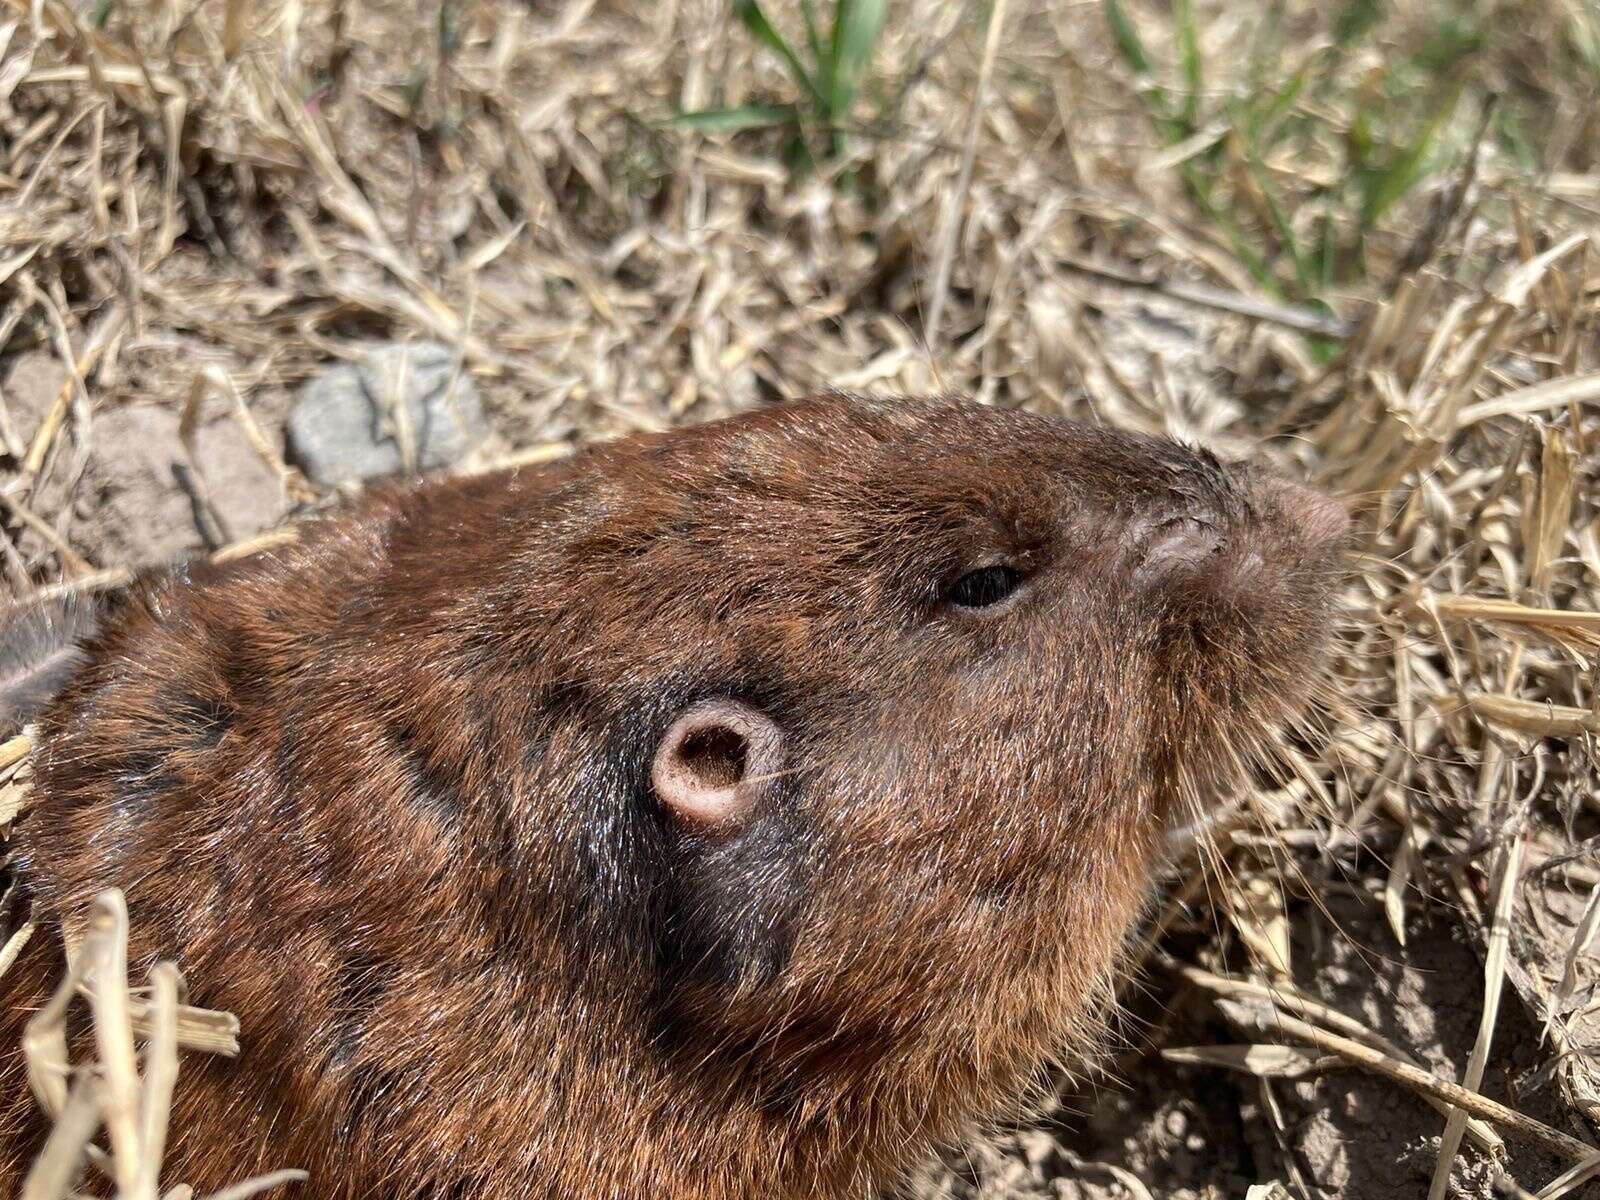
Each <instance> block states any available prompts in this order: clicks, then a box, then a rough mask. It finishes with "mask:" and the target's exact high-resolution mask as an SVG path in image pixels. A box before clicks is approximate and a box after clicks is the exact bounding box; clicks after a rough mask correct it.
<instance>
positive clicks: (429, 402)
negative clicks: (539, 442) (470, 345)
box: [287, 342, 489, 487]
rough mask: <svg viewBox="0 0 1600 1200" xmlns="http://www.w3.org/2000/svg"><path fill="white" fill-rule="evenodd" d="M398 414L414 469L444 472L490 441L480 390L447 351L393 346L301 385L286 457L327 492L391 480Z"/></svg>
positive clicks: (398, 463) (424, 345) (399, 460)
mask: <svg viewBox="0 0 1600 1200" xmlns="http://www.w3.org/2000/svg"><path fill="white" fill-rule="evenodd" d="M402 400H403V407H402V403H401V402H402ZM402 412H403V413H404V414H405V417H406V424H407V425H408V426H409V432H410V439H411V444H412V445H413V446H414V447H415V459H414V461H415V463H416V465H417V468H418V469H419V470H423V471H436V470H438V469H440V468H441V467H448V466H450V465H451V464H452V463H454V462H457V461H458V460H459V459H460V458H461V457H462V456H463V455H464V454H466V453H467V451H469V450H471V449H472V448H473V447H474V446H476V445H477V444H478V443H479V442H481V441H482V440H483V439H484V438H485V437H486V436H488V432H489V427H488V423H487V422H486V421H485V419H484V416H483V404H482V402H481V401H480V400H479V398H478V389H477V388H475V387H474V386H473V384H472V380H471V379H470V378H468V377H467V375H466V373H465V372H460V373H457V371H456V359H455V355H454V354H453V353H452V352H451V351H450V350H449V349H448V348H447V347H445V346H441V345H439V344H438V343H436V342H405V343H402V342H391V343H389V344H387V345H384V346H381V347H379V348H377V349H375V350H373V351H372V353H371V354H369V355H368V356H367V358H366V360H365V361H364V362H362V363H359V364H355V363H340V364H339V365H337V366H334V367H329V368H328V369H327V370H326V371H324V372H322V374H320V375H318V376H317V377H316V378H315V379H313V380H311V381H310V382H309V383H307V384H306V385H305V388H304V389H303V390H302V391H301V393H300V398H299V399H298V400H297V401H296V402H295V406H294V410H293V411H292V412H290V414H289V420H288V423H287V429H288V442H289V457H290V459H291V460H292V461H293V462H294V463H295V465H297V466H298V467H299V468H300V469H301V470H303V471H304V472H305V473H306V475H307V476H308V477H309V478H310V479H311V480H312V482H314V483H318V484H321V485H323V486H324V487H330V486H332V485H334V484H340V483H351V482H355V481H358V480H365V479H377V478H379V477H380V476H383V475H393V474H395V473H396V472H398V471H400V470H402V469H404V466H405V461H404V457H403V455H402V454H401V442H400V434H401V421H400V415H401V413H402Z"/></svg>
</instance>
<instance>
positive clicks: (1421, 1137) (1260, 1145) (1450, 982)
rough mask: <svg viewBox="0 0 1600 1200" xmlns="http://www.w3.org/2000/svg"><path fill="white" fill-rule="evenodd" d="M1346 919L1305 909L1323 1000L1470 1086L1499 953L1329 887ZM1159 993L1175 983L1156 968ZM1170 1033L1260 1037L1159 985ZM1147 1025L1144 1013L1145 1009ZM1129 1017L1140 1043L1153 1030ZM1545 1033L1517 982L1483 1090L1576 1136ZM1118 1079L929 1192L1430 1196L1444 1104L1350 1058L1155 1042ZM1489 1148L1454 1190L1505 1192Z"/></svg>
mask: <svg viewBox="0 0 1600 1200" xmlns="http://www.w3.org/2000/svg"><path fill="white" fill-rule="evenodd" d="M1323 903H1324V904H1325V905H1326V907H1327V909H1328V913H1329V914H1330V915H1331V916H1332V918H1333V919H1334V921H1336V922H1337V926H1338V928H1337V929H1335V928H1334V926H1333V925H1331V924H1330V923H1329V921H1328V919H1327V917H1326V916H1324V915H1323V914H1322V913H1321V912H1319V911H1318V909H1317V908H1316V907H1314V906H1312V905H1310V904H1304V903H1303V904H1301V905H1299V906H1298V908H1297V909H1291V912H1292V914H1293V917H1294V924H1295V928H1296V930H1297V937H1296V939H1295V941H1294V953H1295V964H1296V969H1295V980H1296V983H1297V985H1298V986H1299V988H1300V989H1301V990H1302V991H1303V992H1304V993H1305V994H1306V995H1308V996H1310V997H1312V998H1314V999H1317V1000H1320V1001H1322V1002H1323V1003H1325V1004H1329V1005H1331V1006H1333V1007H1335V1008H1337V1009H1339V1010H1340V1011H1342V1012H1344V1013H1346V1014H1347V1015H1349V1016H1352V1017H1355V1018H1356V1019H1358V1020H1360V1021H1361V1022H1362V1023H1363V1024H1365V1025H1366V1026H1367V1027H1369V1028H1370V1029H1372V1030H1373V1031H1374V1032H1376V1033H1379V1034H1381V1035H1383V1036H1384V1037H1386V1038H1388V1039H1390V1040H1391V1041H1393V1042H1395V1043H1397V1044H1398V1045H1399V1046H1401V1047H1402V1048H1403V1049H1405V1050H1407V1051H1409V1052H1410V1053H1412V1054H1413V1055H1415V1056H1416V1057H1417V1058H1418V1059H1420V1060H1421V1061H1422V1062H1423V1063H1424V1064H1425V1065H1426V1066H1427V1067H1428V1068H1429V1069H1430V1070H1432V1071H1433V1072H1435V1073H1436V1074H1438V1075H1439V1076H1440V1077H1442V1078H1444V1079H1448V1080H1452V1081H1459V1080H1460V1077H1461V1071H1462V1069H1463V1068H1464V1066H1465V1064H1466V1061H1467V1058H1468V1056H1469V1055H1470V1053H1471V1050H1472V1043H1473V1039H1474V1038H1475V1037H1476V1035H1477V1029H1478V1021H1479V1014H1480V1011H1481V1007H1482V1000H1483V966H1482V962H1481V960H1480V959H1479V957H1478V955H1477V954H1476V953H1475V952H1474V951H1473V949H1472V947H1471V946H1470V945H1469V944H1468V943H1467V942H1466V941H1465V939H1464V938H1463V937H1462V936H1461V935H1460V933H1459V927H1458V926H1456V925H1454V924H1452V923H1447V922H1445V921H1443V920H1435V919H1429V918H1427V917H1426V916H1424V917H1422V918H1420V919H1418V920H1416V921H1414V922H1413V923H1412V925H1411V926H1410V927H1409V928H1408V929H1407V944H1406V946H1404V947H1401V946H1399V945H1398V944H1397V943H1396V942H1395V940H1394V937H1393V936H1392V934H1391V933H1390V932H1389V930H1388V927H1387V925H1386V924H1385V922H1384V919H1383V913H1382V909H1381V907H1380V905H1379V904H1378V903H1377V901H1375V900H1372V899H1369V898H1367V897H1363V896H1357V895H1352V894H1346V895H1337V894H1336V895H1333V896H1329V897H1325V898H1324V900H1323ZM1150 982H1151V984H1152V985H1155V986H1156V987H1157V988H1158V989H1159V986H1160V984H1161V982H1162V981H1160V980H1151V981H1150ZM1140 1019H1156V1020H1160V1021H1163V1022H1164V1023H1165V1028H1164V1029H1163V1033H1162V1037H1161V1039H1160V1041H1161V1043H1162V1044H1164V1045H1173V1046H1181V1045H1192V1046H1207V1045H1218V1044H1230V1043H1238V1042H1240V1041H1244V1040H1248V1039H1247V1038H1245V1037H1242V1036H1241V1035H1240V1033H1239V1032H1238V1031H1237V1030H1235V1029H1232V1028H1231V1027H1230V1026H1229V1025H1228V1024H1227V1022H1226V1021H1225V1020H1224V1019H1223V1018H1222V1017H1221V1015H1220V1014H1219V1013H1218V1011H1217V1010H1216V1009H1215V1008H1214V1007H1213V1006H1212V1005H1211V1004H1210V1003H1209V1002H1208V1001H1207V1000H1206V998H1205V997H1204V996H1201V995H1199V994H1196V993H1193V992H1188V991H1181V990H1180V991H1178V992H1169V993H1167V994H1165V995H1164V996H1162V997H1161V1000H1160V1003H1159V1005H1158V1006H1154V1007H1153V1008H1152V1011H1151V1014H1150V1018H1144V1017H1143V1016H1142V1015H1141V1017H1140ZM1133 1024H1135V1025H1137V1020H1136V1022H1134V1023H1133ZM1138 1036H1139V1035H1138V1029H1137V1028H1136V1027H1135V1028H1134V1029H1132V1030H1131V1037H1130V1040H1136V1039H1137V1038H1138ZM1538 1043H1539V1031H1538V1028H1537V1027H1536V1026H1535V1025H1534V1024H1533V1022H1531V1021H1530V1020H1528V1018H1527V1017H1526V1015H1525V1014H1524V1012H1523V1010H1522V1009H1521V1007H1520V1005H1519V1004H1518V1002H1517V1000H1516V998H1515V997H1514V996H1513V995H1511V994H1510V991H1509V987H1508V989H1507V994H1506V996H1505V997H1504V999H1503V1002H1502V1006H1501V1010H1500V1019H1499V1022H1498V1025H1497V1027H1496V1030H1495V1041H1494V1053H1493V1054H1492V1055H1491V1058H1490V1067H1489V1070H1488V1072H1487V1074H1486V1076H1485V1078H1484V1083H1483V1088H1482V1090H1483V1091H1484V1093H1485V1094H1486V1095H1488V1096H1490V1097H1492V1098H1494V1099H1497V1100H1500V1101H1502V1102H1503V1103H1506V1104H1508V1105H1510V1106H1512V1107H1514V1108H1517V1109H1519V1110H1520V1111H1522V1112H1524V1113H1526V1114H1527V1115H1529V1116H1532V1117H1534V1118H1536V1119H1538V1120H1541V1121H1543V1122H1545V1123H1546V1124H1548V1125H1551V1126H1554V1127H1555V1128H1557V1129H1560V1130H1562V1131H1564V1132H1568V1133H1571V1134H1573V1135H1575V1136H1583V1135H1584V1131H1583V1130H1582V1129H1580V1128H1579V1127H1577V1126H1576V1125H1575V1124H1573V1123H1572V1121H1571V1120H1570V1115H1569V1114H1570V1109H1568V1108H1566V1106H1565V1105H1563V1104H1562V1103H1561V1101H1560V1098H1559V1097H1558V1096H1557V1095H1556V1094H1555V1092H1554V1089H1553V1087H1552V1086H1550V1085H1549V1084H1548V1083H1547V1082H1546V1081H1544V1080H1543V1079H1542V1077H1540V1076H1538V1075H1537V1074H1536V1070H1537V1065H1538V1063H1539V1061H1540V1057H1539V1054H1538ZM1116 1070H1117V1072H1118V1076H1117V1077H1116V1078H1111V1079H1101V1080H1098V1081H1096V1082H1095V1083H1094V1084H1093V1085H1092V1086H1086V1087H1084V1088H1081V1089H1078V1090H1076V1091H1074V1092H1072V1093H1070V1094H1067V1095H1064V1096H1063V1098H1062V1100H1061V1103H1060V1104H1059V1106H1057V1107H1056V1108H1055V1109H1054V1111H1052V1112H1051V1113H1050V1114H1048V1115H1047V1116H1045V1117H1043V1118H1041V1119H1040V1121H1039V1122H1037V1123H1036V1124H1035V1125H1034V1126H1033V1127H1031V1128H1027V1129H1024V1130H1021V1131H1008V1132H1005V1133H1001V1134H996V1135H994V1136H991V1137H989V1138H987V1139H985V1140H983V1141H982V1142H980V1143H978V1144H977V1145H975V1146H973V1147H971V1148H969V1149H967V1150H964V1151H963V1152H962V1153H960V1154H959V1155H956V1156H953V1157H952V1158H950V1159H949V1160H947V1161H945V1162H943V1163H940V1164H937V1165H932V1166H929V1167H928V1168H926V1169H925V1170H923V1171H922V1172H920V1173H919V1174H918V1176H917V1177H916V1178H915V1179H914V1180H913V1182H912V1184H911V1186H910V1188H909V1195H910V1196H912V1197H915V1198H916V1200H1002V1198H1014V1200H1032V1198H1034V1197H1050V1198H1052V1200H1145V1197H1144V1196H1143V1195H1142V1194H1141V1193H1139V1192H1137V1191H1136V1190H1135V1187H1134V1185H1133V1184H1130V1183H1129V1182H1127V1181H1128V1180H1129V1179H1131V1180H1133V1181H1136V1184H1137V1185H1142V1186H1143V1187H1144V1188H1145V1189H1146V1190H1147V1192H1148V1195H1149V1197H1151V1198H1152V1200H1223V1198H1228V1200H1234V1198H1238V1197H1243V1196H1244V1195H1245V1193H1246V1191H1247V1190H1248V1189H1249V1188H1250V1187H1251V1186H1252V1185H1254V1184H1269V1183H1272V1182H1279V1183H1282V1184H1283V1185H1284V1186H1285V1187H1286V1188H1287V1191H1288V1195H1289V1196H1291V1197H1295V1198H1296V1200H1402V1198H1404V1200H1415V1198H1420V1197H1424V1196H1426V1195H1427V1190H1428V1185H1429V1181H1430V1180H1431V1179H1432V1176H1433V1171H1434V1164H1435V1162H1436V1160H1437V1157H1438V1151H1439V1140H1440V1136H1441V1134H1442V1133H1443V1130H1444V1125H1445V1118H1444V1115H1443V1114H1441V1113H1439V1112H1438V1111H1436V1110H1435V1109H1433V1108H1431V1107H1429V1106H1428V1105H1427V1104H1426V1103H1425V1102H1424V1101H1423V1100H1422V1099H1420V1098H1419V1097H1418V1096H1417V1095H1415V1094H1414V1093H1412V1092H1410V1091H1409V1090H1407V1089H1405V1088H1403V1087H1401V1086H1400V1085H1398V1084H1396V1083H1394V1082H1392V1081H1390V1080H1388V1079H1385V1078H1383V1077H1380V1076H1377V1075H1372V1074H1367V1073H1365V1072H1361V1071H1357V1070H1354V1069H1344V1068H1339V1067H1335V1068H1333V1069H1331V1070H1328V1071H1327V1072H1325V1073H1323V1074H1321V1075H1318V1076H1314V1077H1311V1078H1307V1079H1303V1080H1298V1081H1287V1080H1273V1081H1271V1082H1269V1083H1263V1082H1261V1081H1258V1080H1255V1079H1253V1078H1250V1077H1247V1076H1244V1075H1239V1074H1233V1073H1229V1072H1224V1071H1221V1070H1207V1069H1199V1068H1193V1067H1188V1066H1181V1065H1178V1064H1173V1063H1169V1062H1166V1061H1164V1060H1163V1059H1162V1058H1160V1057H1159V1056H1158V1055H1155V1054H1151V1055H1148V1056H1145V1057H1139V1058H1133V1059H1129V1058H1124V1059H1122V1060H1120V1061H1119V1062H1118V1063H1117V1066H1116ZM1507 1150H1508V1152H1509V1156H1508V1159H1507V1161H1506V1163H1505V1170H1506V1172H1507V1173H1508V1174H1509V1176H1510V1177H1511V1178H1513V1179H1515V1180H1516V1182H1517V1183H1518V1184H1519V1185H1520V1186H1521V1187H1523V1188H1524V1189H1526V1190H1528V1191H1536V1190H1537V1189H1538V1188H1539V1187H1541V1186H1543V1185H1544V1184H1545V1183H1547V1182H1549V1181H1550V1180H1551V1179H1553V1178H1555V1177H1556V1176H1557V1175H1559V1174H1560V1173H1561V1172H1562V1171H1563V1170H1564V1169H1565V1168H1566V1167H1567V1166H1568V1165H1569V1164H1566V1163H1563V1162H1561V1161H1559V1160H1558V1159H1556V1158H1555V1157H1553V1156H1552V1155H1550V1154H1549V1153H1547V1152H1546V1151H1544V1150H1542V1149H1541V1148H1540V1147H1538V1146H1533V1145H1529V1144H1526V1143H1522V1142H1519V1141H1518V1140H1516V1139H1515V1138H1512V1137H1508V1138H1507ZM1499 1179H1500V1171H1499V1169H1497V1167H1496V1166H1495V1164H1494V1163H1493V1161H1492V1160H1491V1159H1490V1158H1489V1156H1488V1155H1487V1154H1485V1153H1483V1152H1482V1151H1480V1150H1478V1149H1477V1148H1475V1147H1473V1146H1471V1145H1470V1144H1466V1145H1464V1146H1463V1147H1462V1150H1461V1152H1460V1154H1459V1155H1458V1156H1457V1159H1456V1166H1455V1169H1454V1171H1453V1172H1452V1176H1451V1188H1450V1191H1449V1193H1448V1194H1449V1196H1450V1197H1451V1200H1491V1198H1493V1197H1498V1196H1502V1195H1505V1194H1507V1193H1506V1192H1505V1191H1504V1190H1503V1188H1502V1185H1501V1184H1500V1183H1499Z"/></svg>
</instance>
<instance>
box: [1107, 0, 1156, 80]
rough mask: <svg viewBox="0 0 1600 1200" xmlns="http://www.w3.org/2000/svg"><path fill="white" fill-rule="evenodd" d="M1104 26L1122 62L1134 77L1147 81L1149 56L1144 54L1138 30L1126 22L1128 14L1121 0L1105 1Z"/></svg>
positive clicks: (1129, 22)
mask: <svg viewBox="0 0 1600 1200" xmlns="http://www.w3.org/2000/svg"><path fill="white" fill-rule="evenodd" d="M1105 9H1106V24H1107V25H1108V26H1110V28H1111V42H1112V44H1113V45H1114V46H1116V48H1117V53H1118V54H1120V55H1121V56H1122V61H1123V62H1125V63H1126V64H1127V65H1128V69H1129V70H1130V71H1132V72H1133V73H1134V74H1135V75H1138V76H1140V77H1142V78H1146V79H1148V78H1149V77H1150V56H1149V55H1148V54H1146V53H1145V52H1144V42H1142V41H1141V40H1140V39H1139V32H1138V30H1136V29H1134V27H1133V22H1132V21H1130V20H1128V12H1127V10H1126V9H1125V8H1123V7H1122V0H1105Z"/></svg>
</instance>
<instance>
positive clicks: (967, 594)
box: [944, 563, 1022, 608]
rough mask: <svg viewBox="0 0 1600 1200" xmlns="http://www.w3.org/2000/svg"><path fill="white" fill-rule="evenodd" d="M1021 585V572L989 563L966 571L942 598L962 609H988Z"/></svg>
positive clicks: (1006, 565) (1011, 567)
mask: <svg viewBox="0 0 1600 1200" xmlns="http://www.w3.org/2000/svg"><path fill="white" fill-rule="evenodd" d="M1021 583H1022V572H1021V571H1019V570H1017V569H1016V568H1015V567H1013V566H1010V565H1008V564H1006V563H991V564H990V565H989V566H987V567H979V568H978V569H977V570H976V571H968V572H967V573H966V574H965V575H963V576H962V577H961V578H960V579H958V580H956V581H955V582H954V583H952V584H951V585H950V586H949V587H948V588H946V589H945V593H944V598H945V599H946V600H948V601H949V602H950V603H951V604H957V605H960V606H961V607H962V608H988V607H989V606H990V605H991V604H999V603H1000V601H1002V600H1004V599H1005V598H1006V597H1007V596H1009V595H1011V593H1012V592H1014V591H1016V590H1017V587H1018V586H1019V585H1020V584H1021Z"/></svg>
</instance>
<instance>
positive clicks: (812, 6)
mask: <svg viewBox="0 0 1600 1200" xmlns="http://www.w3.org/2000/svg"><path fill="white" fill-rule="evenodd" d="M800 15H801V16H802V17H803V18H804V19H805V23H806V49H808V50H810V51H811V61H812V62H814V63H816V64H817V67H818V70H817V74H818V75H822V74H823V71H822V66H823V60H824V59H825V58H826V55H825V54H824V53H823V50H822V33H821V31H820V30H819V29H818V27H817V0H800ZM824 90H826V89H824Z"/></svg>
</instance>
